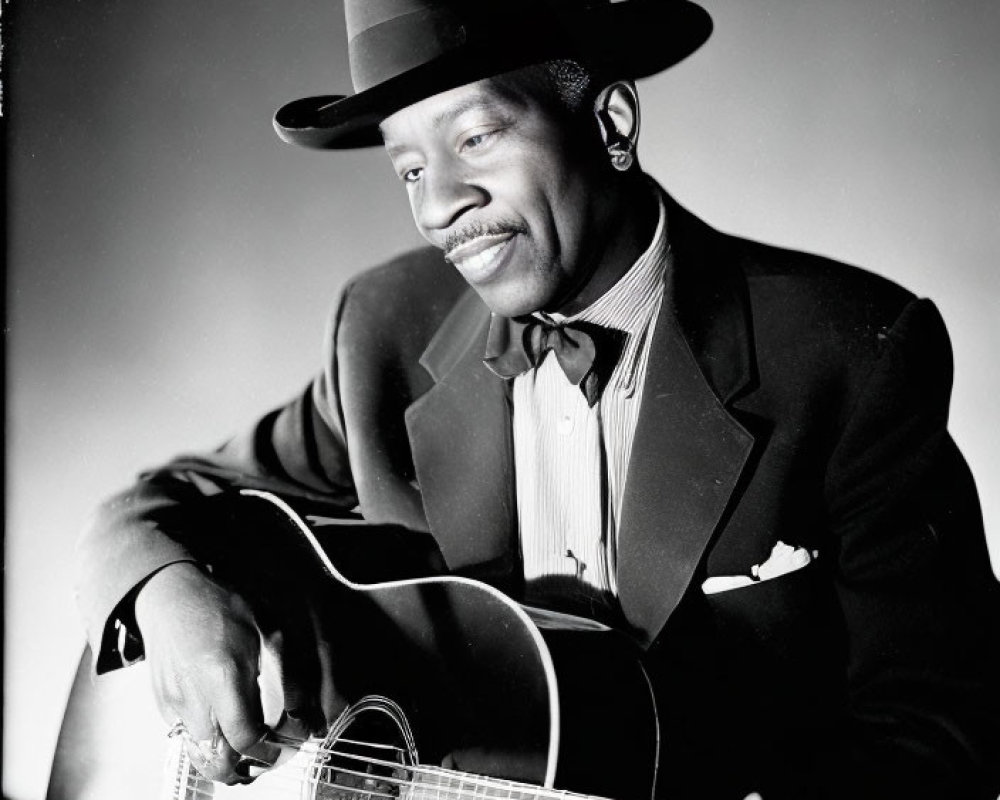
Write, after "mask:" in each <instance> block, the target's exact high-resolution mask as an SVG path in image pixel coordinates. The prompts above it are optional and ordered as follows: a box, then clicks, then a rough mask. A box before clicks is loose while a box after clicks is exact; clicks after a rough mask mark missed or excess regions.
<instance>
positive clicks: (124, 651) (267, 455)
mask: <svg viewBox="0 0 1000 800" xmlns="http://www.w3.org/2000/svg"><path fill="white" fill-rule="evenodd" d="M349 292H350V287H348V288H347V289H345V291H344V293H343V296H342V297H341V299H340V302H339V304H338V306H337V310H336V313H335V314H334V316H333V318H332V321H331V325H330V329H329V332H328V335H327V337H326V348H325V356H324V364H325V367H324V369H323V371H322V373H321V374H320V375H318V376H317V377H316V378H315V379H314V380H313V381H312V382H311V383H310V384H309V386H308V387H307V388H306V389H305V391H304V392H302V393H301V394H300V395H299V396H298V397H296V398H294V399H293V400H292V401H291V402H289V403H288V404H287V405H285V406H283V407H282V408H279V409H277V410H275V411H272V412H271V413H269V414H267V415H265V416H264V417H262V418H261V419H260V420H259V421H257V422H256V423H255V424H254V425H253V426H252V427H251V428H250V429H249V430H248V431H246V432H245V433H243V434H242V435H239V436H237V437H235V438H233V439H231V440H230V441H228V442H227V443H225V444H224V445H223V446H221V447H220V448H218V449H217V450H215V451H214V452H211V453H208V454H203V455H195V456H183V457H180V458H177V459H175V460H174V461H172V462H170V463H168V464H166V465H164V466H161V467H158V468H156V469H153V470H150V471H148V472H146V473H144V474H143V475H141V476H140V477H139V479H138V481H137V482H136V483H135V484H134V485H133V486H132V487H130V488H128V489H127V490H125V491H124V492H121V493H120V494H117V495H115V496H113V497H111V498H110V499H109V500H107V501H105V502H104V503H103V504H102V505H101V506H100V507H99V508H98V509H97V511H96V513H95V514H94V516H93V518H92V519H91V520H90V522H89V523H88V524H87V526H86V527H85V529H84V532H83V534H82V535H81V537H80V539H79V541H78V545H77V559H76V563H77V580H76V583H77V586H76V590H77V600H78V604H79V606H80V609H81V611H82V614H83V617H84V622H85V625H86V628H87V634H88V639H89V643H90V647H91V651H92V652H93V653H94V654H95V659H94V663H95V667H96V670H97V672H98V673H101V672H106V671H107V670H110V669H114V668H115V667H119V666H122V665H124V664H128V663H132V662H133V661H135V660H137V659H139V658H141V655H142V642H141V638H140V636H139V632H138V629H137V626H136V624H135V621H134V617H133V614H132V605H133V600H134V597H135V594H136V593H137V592H138V590H139V588H141V586H142V585H143V584H144V583H145V581H147V580H148V579H149V578H150V577H151V576H152V575H153V574H154V573H156V572H157V571H158V570H160V569H162V568H163V567H165V566H167V565H169V564H172V563H175V562H178V561H197V560H198V559H197V557H196V554H195V552H194V551H193V549H192V548H191V546H190V543H191V542H194V541H197V537H199V536H205V535H211V528H212V514H213V512H214V507H215V506H216V505H217V503H213V498H215V497H216V496H218V495H220V494H222V493H224V492H226V491H229V490H239V489H244V488H253V489H261V490H265V491H271V492H274V493H276V494H280V495H282V496H284V497H286V498H290V499H293V500H294V499H301V500H303V501H307V502H308V503H309V504H310V505H311V506H312V507H313V508H321V509H322V511H323V513H324V514H326V515H329V516H331V517H335V516H348V515H350V514H351V512H352V509H354V508H355V506H356V505H357V497H356V494H355V490H354V484H353V481H352V477H351V469H350V463H349V458H348V452H347V441H346V438H345V435H344V425H343V419H342V415H341V410H340V406H339V401H338V386H337V363H336V348H337V334H338V331H339V327H340V319H341V316H342V313H343V309H344V305H345V303H346V299H347V297H348V295H349Z"/></svg>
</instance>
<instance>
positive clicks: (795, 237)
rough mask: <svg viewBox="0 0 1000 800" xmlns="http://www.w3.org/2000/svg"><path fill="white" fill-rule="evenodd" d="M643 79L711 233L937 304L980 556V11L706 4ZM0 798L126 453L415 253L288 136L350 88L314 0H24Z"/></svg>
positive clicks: (305, 372)
mask: <svg viewBox="0 0 1000 800" xmlns="http://www.w3.org/2000/svg"><path fill="white" fill-rule="evenodd" d="M704 4H705V5H706V6H707V8H708V9H709V10H710V11H711V13H712V15H713V17H714V18H715V22H716V32H715V35H714V36H713V38H712V39H711V40H710V42H709V44H708V45H707V46H706V47H705V48H704V49H703V50H702V51H700V52H699V53H698V54H696V55H695V56H693V57H692V58H690V59H689V60H688V61H686V62H684V63H683V64H682V65H680V66H679V67H677V68H675V69H673V70H671V71H669V72H668V73H665V74H663V75H660V76H658V77H656V78H654V79H651V80H648V81H646V82H644V83H642V84H640V94H641V97H642V99H643V101H644V105H643V111H644V130H643V138H642V142H641V145H640V156H641V159H642V162H643V165H644V166H645V168H646V169H647V171H649V172H650V173H652V174H653V175H654V176H655V177H657V178H658V179H659V180H660V181H661V182H662V183H663V184H664V185H665V186H666V187H667V188H668V189H669V190H670V191H671V192H672V193H673V194H674V195H675V196H676V197H677V198H678V199H679V200H680V201H681V202H682V203H683V204H685V205H687V206H688V207H689V208H690V209H691V210H693V211H695V212H696V213H697V214H699V215H701V216H702V217H703V218H705V219H706V220H707V221H709V222H710V223H712V224H714V225H715V226H717V227H721V228H723V229H725V230H728V231H732V232H736V233H740V234H742V235H745V236H749V237H752V238H758V239H763V240H766V241H769V242H775V243H780V244H783V245H787V246H791V247H796V248H801V249H805V250H810V251H816V252H820V253H823V254H825V255H830V256H833V257H836V258H839V259H842V260H845V261H848V262H851V263H855V264H860V265H863V266H866V267H868V268H870V269H872V270H874V271H876V272H879V273H881V274H883V275H886V276H888V277H890V278H893V279H895V280H897V281H899V282H900V283H902V284H904V285H906V286H907V287H909V288H910V289H912V290H913V291H915V292H917V293H918V294H921V295H928V296H931V297H933V298H934V299H935V300H936V301H937V303H938V304H939V306H940V308H941V310H942V313H943V314H944V317H945V319H946V321H947V322H948V324H949V327H950V330H951V333H952V337H953V342H954V346H955V351H956V381H955V395H954V403H953V413H952V430H953V432H954V434H955V437H956V439H957V440H958V442H959V444H960V446H961V447H962V449H963V450H964V452H965V454H966V456H967V458H968V459H969V461H970V463H971V465H972V469H973V471H974V473H975V475H976V477H977V480H978V484H979V487H980V492H981V494H982V496H983V503H984V508H985V514H986V519H987V526H988V529H989V530H990V531H991V533H990V536H991V546H992V552H993V557H994V564H997V563H1000V497H997V492H996V487H997V484H998V479H1000V431H998V420H1000V412H998V410H997V397H998V394H1000V357H998V355H997V354H998V352H1000V320H998V317H1000V301H998V295H1000V275H998V271H997V269H996V264H997V258H998V255H997V254H998V252H1000V90H998V88H997V87H998V79H1000V48H998V47H997V41H1000V4H998V3H996V2H995V1H994V0H962V1H961V2H958V0H837V2H829V0H754V1H753V2H750V1H749V0H705V3H704ZM4 11H5V12H7V13H6V14H5V18H4V36H5V40H6V45H7V49H6V52H5V55H6V57H7V58H8V59H9V61H8V67H9V69H10V73H9V77H10V82H9V84H8V86H6V87H5V98H4V103H5V107H4V114H5V115H6V117H7V119H8V121H9V123H10V128H9V132H10V136H9V143H8V144H9V166H10V172H9V202H10V206H9V212H8V215H9V216H8V221H9V264H10V268H9V295H8V303H9V307H8V312H9V331H8V336H9V340H8V346H9V350H8V355H9V376H8V390H9V419H8V423H7V424H8V427H7V433H8V440H7V441H8V462H7V469H8V472H7V475H8V478H9V482H8V486H7V501H8V504H7V538H6V562H7V571H6V581H7V582H6V591H7V596H6V650H5V665H4V666H5V672H4V680H5V690H6V703H5V708H4V728H5V739H6V741H5V747H4V765H3V766H4V770H3V771H4V777H3V781H4V793H5V795H6V796H7V797H9V798H11V800H28V799H29V798H37V797H41V796H42V795H43V793H44V785H45V781H46V778H47V774H48V765H49V760H50V758H51V753H52V748H53V746H54V742H55V737H56V734H57V730H58V723H59V720H60V716H61V713H62V707H63V703H64V702H65V696H66V692H67V691H68V688H69V682H70V678H71V675H72V673H73V669H74V667H75V663H76V659H77V657H78V655H79V652H80V648H81V647H82V644H83V635H82V632H81V630H80V626H79V621H78V618H77V615H76V611H75V607H74V601H73V593H72V584H71V581H72V577H71V576H72V570H73V560H74V559H73V549H72V544H73V540H74V538H75V536H76V534H77V532H78V531H79V529H80V527H81V525H82V523H83V521H84V520H85V518H86V517H87V515H88V513H89V512H90V510H91V509H92V508H93V506H94V505H95V503H96V502H97V501H98V500H99V499H100V498H102V497H103V496H105V495H106V494H108V493H110V492H111V491H113V490H115V489H117V488H119V487H121V486H123V485H124V484H125V483H127V482H128V481H130V480H131V478H132V476H133V475H134V474H135V473H136V472H137V471H138V470H139V469H141V468H142V467H144V466H146V465H150V464H154V463H156V462H158V461H160V460H162V459H164V458H166V457H168V456H170V455H171V454H174V453H176V452H178V451H181V450H186V449H193V448H204V447H208V446H212V445H214V444H216V443H218V442H219V441H220V440H222V439H223V438H224V437H226V436H227V435H228V434H229V433H230V432H231V431H233V430H235V429H236V428H238V427H240V426H242V425H244V424H246V423H248V422H249V421H251V420H252V419H253V418H254V417H255V416H256V415H257V414H259V413H261V412H263V411H265V410H267V409H269V408H270V407H272V406H274V405H276V404H278V403H280V402H282V401H284V400H286V399H288V398H289V397H290V396H291V395H292V394H293V393H295V392H296V391H298V390H299V388H300V387H301V386H302V385H303V384H304V382H305V381H307V380H308V379H309V377H310V375H311V374H312V372H313V371H314V370H316V369H317V368H318V367H319V356H320V342H321V336H322V332H323V327H324V321H325V317H326V314H327V312H328V310H329V309H330V307H331V304H332V303H333V301H334V298H335V296H336V293H337V291H338V289H339V287H340V286H341V285H342V284H343V283H344V281H345V280H346V279H347V278H348V277H349V276H351V275H353V274H354V273H356V272H358V271H359V270H361V269H363V268H365V267H366V266H370V265H373V264H375V263H377V262H379V261H380V260H382V259H384V258H386V257H388V256H391V255H392V254H394V253H397V252H399V251H400V250H403V249H405V248H407V247H410V246H412V245H414V244H417V243H418V238H417V235H416V233H415V231H414V229H413V226H412V224H411V221H410V217H409V211H408V207H407V204H406V200H405V195H404V192H403V190H402V188H401V187H400V186H399V185H398V182H397V180H396V179H395V177H394V176H393V174H392V172H391V170H390V168H389V164H388V160H387V158H386V157H385V155H384V154H383V153H381V152H378V151H369V152H358V153H348V154H337V153H331V154H321V153H315V152H308V151H304V150H299V149H296V148H293V147H290V146H288V145H285V144H283V143H281V142H280V141H279V140H278V139H277V138H276V136H275V135H274V134H273V132H272V129H271V123H270V118H271V114H272V113H273V111H274V109H275V108H276V107H277V106H278V105H280V104H281V103H283V102H285V101H287V100H290V99H293V98H295V97H298V96H302V95H306V94H320V93H330V92H337V91H348V90H349V88H350V87H349V83H348V77H347V73H346V56H345V48H344V32H343V22H342V18H341V10H340V4H339V3H337V2H332V1H331V0H324V1H320V0H286V1H285V2H282V3H276V2H273V1H271V2H268V1H267V0H238V1H237V0H214V2H205V1H204V0H201V2H196V1H195V0H173V2H169V3H128V2H124V0H90V2H86V3H84V2H73V3H67V2H55V0H33V2H30V3H29V2H27V0H14V1H13V3H12V4H6V3H5V5H4Z"/></svg>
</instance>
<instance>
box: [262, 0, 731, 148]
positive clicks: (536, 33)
mask: <svg viewBox="0 0 1000 800" xmlns="http://www.w3.org/2000/svg"><path fill="white" fill-rule="evenodd" d="M344 11H345V16H346V20H347V38H348V58H349V61H350V68H351V81H352V83H353V86H354V94H351V95H324V96H319V97H305V98H302V99H301V100H295V101H293V102H291V103H288V104H287V105H285V106H282V107H281V108H280V109H279V110H278V112H277V113H276V114H275V116H274V127H275V130H276V131H277V132H278V135H279V136H280V137H281V138H282V139H284V140H285V141H287V142H291V143H293V144H298V145H303V146H305V147H313V148H319V149H341V148H353V147H368V146H371V145H377V144H381V143H382V137H381V134H380V133H379V129H378V126H379V124H380V123H381V122H382V120H384V119H385V118H386V117H388V116H390V115H391V114H394V113H395V112H396V111H399V110H400V109H401V108H405V107H406V106H408V105H412V104H413V103H416V102H418V101H419V100H423V99H424V98H427V97H430V96H432V95H435V94H438V93H439V92H443V91H446V90H448V89H453V88H455V87H456V86H462V85H464V84H466V83H472V82H473V81H477V80H481V79H483V78H487V77H490V76H493V75H499V74H501V73H504V72H508V71H510V70H513V69H517V68H519V67H523V66H527V65H529V64H537V63H541V62H543V61H548V60H551V59H562V58H566V59H574V60H577V61H580V62H582V63H584V64H587V65H588V66H590V67H591V68H595V69H598V70H600V71H601V72H602V74H607V75H609V76H613V77H614V78H627V79H633V80H634V79H638V78H644V77H647V76H649V75H653V74H654V73H657V72H660V71H661V70H664V69H666V68H667V67H670V66H672V65H674V64H676V63H677V62H678V61H680V60H682V59H683V58H686V57H687V56H688V55H690V54H691V53H693V52H694V51H695V50H697V49H698V47H700V46H701V45H702V44H703V43H704V42H705V40H706V39H708V37H709V35H710V33H711V32H712V19H711V17H710V16H709V15H708V12H706V11H705V10H704V9H703V8H701V6H698V5H696V4H695V3H693V2H690V0H345V1H344Z"/></svg>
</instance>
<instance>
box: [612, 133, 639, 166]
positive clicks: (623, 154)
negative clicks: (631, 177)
mask: <svg viewBox="0 0 1000 800" xmlns="http://www.w3.org/2000/svg"><path fill="white" fill-rule="evenodd" d="M634 147H635V145H634V144H632V140H631V139H626V138H625V137H624V136H623V137H622V138H621V139H619V140H618V141H617V142H615V143H614V144H611V145H608V155H609V156H611V166H612V167H614V168H615V169H616V170H618V171H619V172H627V171H628V170H629V168H630V167H631V166H632V162H633V161H634V160H635V155H634V153H633V151H632V149H633V148H634Z"/></svg>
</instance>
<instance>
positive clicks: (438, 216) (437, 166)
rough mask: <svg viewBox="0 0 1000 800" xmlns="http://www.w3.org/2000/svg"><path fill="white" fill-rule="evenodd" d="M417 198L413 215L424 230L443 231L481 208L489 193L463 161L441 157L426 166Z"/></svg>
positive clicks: (414, 197)
mask: <svg viewBox="0 0 1000 800" xmlns="http://www.w3.org/2000/svg"><path fill="white" fill-rule="evenodd" d="M413 201H414V204H413V215H414V217H415V218H416V221H417V225H418V226H419V227H420V228H421V230H424V231H442V230H446V229H447V228H449V227H451V226H452V225H453V224H454V223H455V222H457V221H458V220H459V219H460V218H461V217H462V215H463V214H465V213H466V212H468V211H471V210H473V209H476V208H481V207H482V206H483V205H485V204H486V203H487V202H489V196H488V195H487V193H486V191H485V190H484V189H483V188H482V187H481V186H479V185H478V184H477V183H476V182H475V181H474V180H472V178H471V176H470V175H469V174H468V173H467V172H465V171H464V170H463V168H462V165H461V164H455V163H451V162H450V161H447V160H440V161H436V162H435V163H434V164H429V165H428V166H426V167H425V168H424V173H423V176H422V178H421V181H420V184H419V188H418V190H417V192H416V193H415V194H414V196H413Z"/></svg>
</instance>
